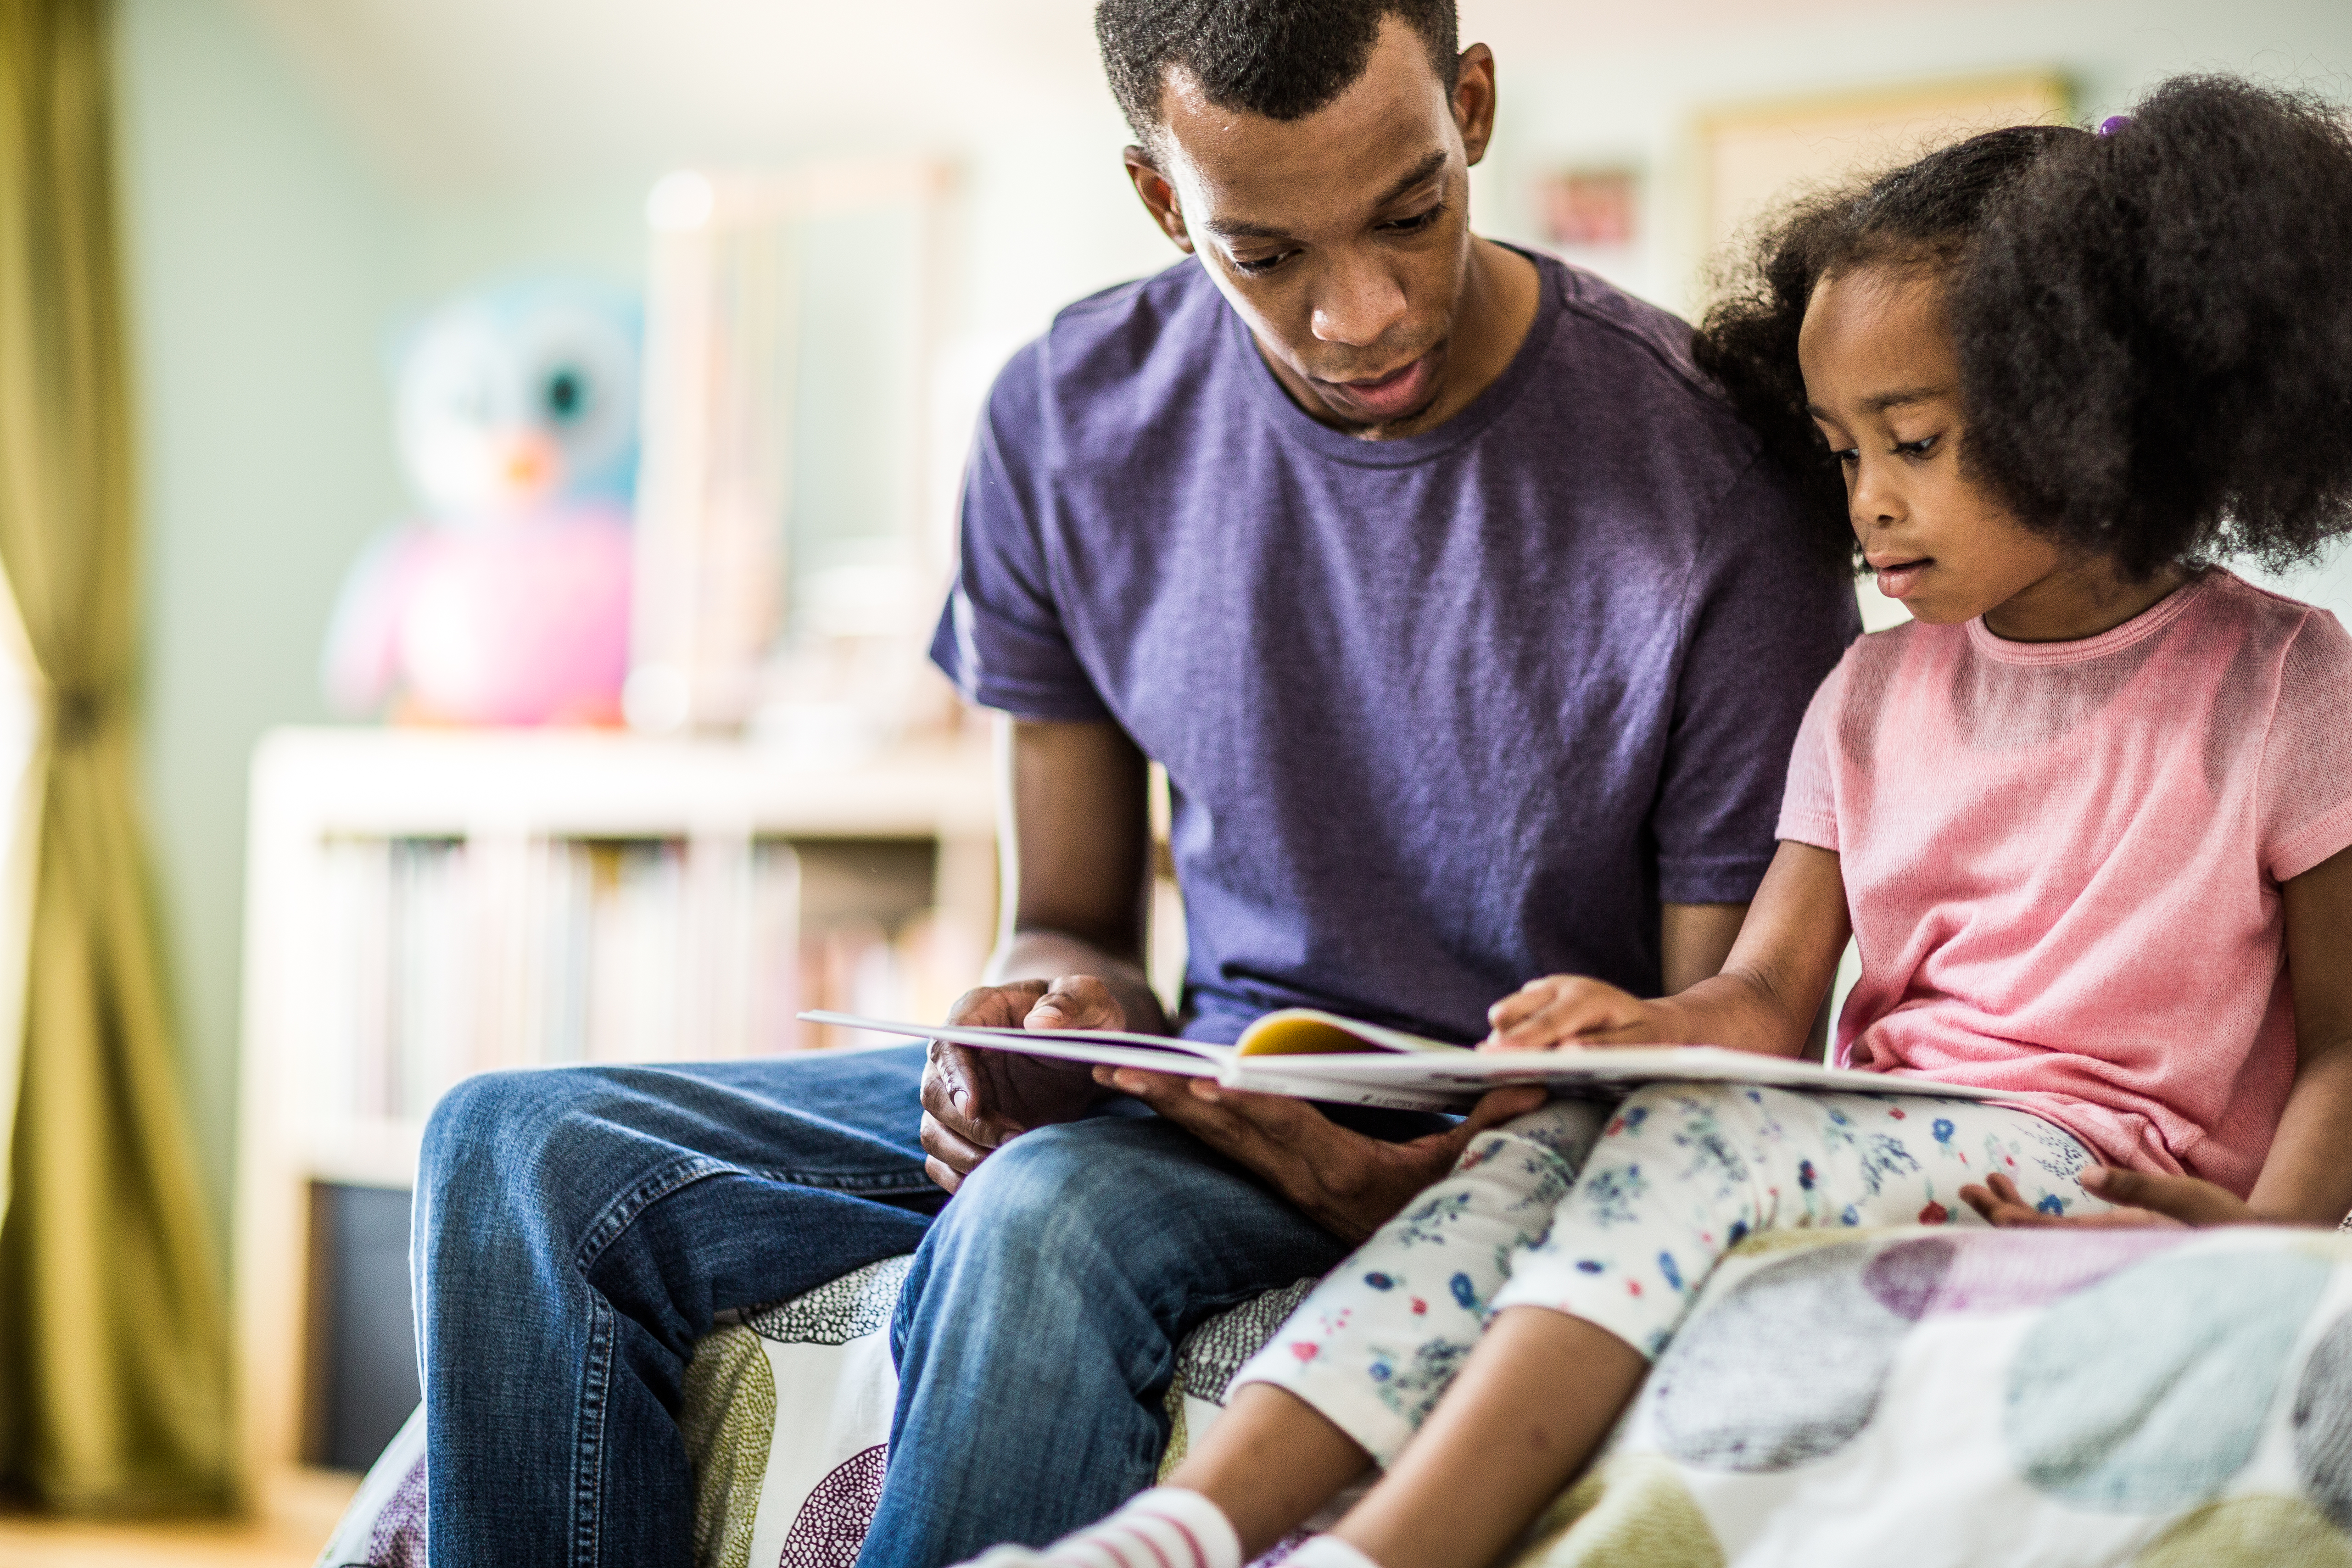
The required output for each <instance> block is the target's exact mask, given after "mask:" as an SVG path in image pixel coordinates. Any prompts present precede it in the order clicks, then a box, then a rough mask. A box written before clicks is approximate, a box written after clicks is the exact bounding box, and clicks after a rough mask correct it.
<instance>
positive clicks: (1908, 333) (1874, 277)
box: [1797, 267, 2177, 642]
mask: <svg viewBox="0 0 2352 1568" xmlns="http://www.w3.org/2000/svg"><path fill="white" fill-rule="evenodd" d="M1797 360H1798V363H1799V366H1800V367H1801V369H1802V371H1804V377H1805V396H1806V401H1807V403H1808V405H1809V408H1810V412H1811V413H1812V416H1813V421H1814V423H1816V424H1817V425H1819V426H1820V428H1821V432H1822V435H1823V436H1824V437H1825V438H1826V439H1827V440H1828V442H1829V444H1830V450H1831V451H1832V452H1833V453H1835V454H1836V455H1837V457H1838V460H1839V463H1840V464H1841V465H1843V468H1844V470H1845V493H1846V510H1847V517H1848V519H1849V520H1850V521H1851V522H1852V523H1853V532H1854V537H1855V538H1858V539H1860V540H1861V541H1862V548H1863V559H1864V561H1865V562H1866V563H1867V564H1868V565H1869V567H1870V570H1872V571H1874V572H1875V573H1877V574H1878V589H1879V591H1880V592H1882V593H1884V594H1885V595H1886V596H1887V597H1888V598H1889V599H1898V600H1901V601H1903V604H1904V606H1905V607H1906V609H1908V610H1909V611H1910V612H1911V613H1912V614H1913V615H1914V616H1915V617H1916V618H1917V619H1919V620H1921V621H1926V622H1933V623H1935V624H1937V625H1947V624H1950V623H1952V622H1961V621H1969V620H1973V619H1974V618H1976V617H1977V616H1979V615H1982V616H1984V617H1985V624H1986V625H1987V626H1988V627H1989V628H1990V630H1991V631H1992V632H1994V633H1995V634H1996V635H1999V636H2002V637H2008V638H2012V639H2014V640H2016V641H2019V642H2055V641H2061V640H2064V639H2068V638H2074V637H2087V636H2092V635H2095V633H2097V632H2103V631H2105V630H2106V629H2107V627H2109V626H2114V625H2119V624H2121V623H2122V622H2124V621H2126V620H2128V619H2130V618H2131V617H2132V616H2133V615H2136V614H2137V613H2138V612H2140V611H2141V610H2143V609H2145V608H2147V605H2148V604H2151V603H2154V602H2155V601H2156V600H2158V599H2160V598H2162V597H2163V596H2164V594H2165V592H2167V591H2169V590H2170V588H2171V587H2172V586H2173V582H2174V581H2177V578H2176V579H2173V580H2168V581H2166V582H2164V583H2163V584H2162V586H2160V587H2158V586H2156V585H2154V584H2126V583H2124V582H2123V581H2121V580H2119V579H2118V577H2117V576H2116V572H2115V570H2114V567H2113V564H2112V563H2111V562H2109V561H2108V560H2106V559H2105V558H2104V557H2095V558H2091V559H2084V558H2082V557H2080V556H2078V555H2074V554H2072V553H2070V552H2067V551H2065V550H2062V549H2060V548H2059V547H2058V546H2057V545H2055V544H2054V543H2053V542H2052V541H2050V540H2049V539H2046V538H2042V536H2041V535H2039V534H2035V533H2033V532H2032V531H2030V530H2028V529H2027V528H2025V527H2024V526H2023V525H2022V524H2021V523H2019V522H2018V521H2017V519H2016V518H2014V517H2011V516H2010V514H2009V513H2008V512H2007V511H2006V510H2005V509H2003V508H2002V507H2001V506H2000V503H1999V502H1997V501H1996V500H1994V499H1993V498H1992V497H1990V496H1989V495H1987V494H1986V493H1985V492H1984V491H1983V490H1981V489H1979V487H1978V486H1976V485H1975V484H1973V483H1971V482H1970V481H1969V479H1968V478H1967V477H1966V476H1963V475H1962V474H1961V472H1960V441H1961V437H1962V434H1963V428H1962V422H1961V418H1960V366H1959V358H1958V354H1957V353H1956V352H1955V351H1954V350H1953V347H1952V338H1951V333H1950V331H1949V330H1948V329H1947V327H1946V325H1945V320H1944V303H1943V290H1942V288H1941V287H1939V286H1938V285H1937V281H1936V279H1935V277H1933V276H1932V274H1930V273H1929V272H1927V269H1925V268H1921V267H1859V268H1855V269H1853V270H1851V271H1846V272H1839V273H1833V274H1832V275H1831V276H1829V277H1825V278H1823V279H1822V282H1821V283H1820V285H1819V286H1817V287H1815V288H1814V290H1813V298H1812V302H1811V305H1809V306H1808V307H1807V308H1806V310H1805V320H1804V325H1803V327H1802V329H1801V330H1800V332H1799V334H1798V338H1797ZM2147 589H2153V591H2150V592H2146V593H2143V590H2147Z"/></svg>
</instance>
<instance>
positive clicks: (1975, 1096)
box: [800, 1008, 2003, 1111]
mask: <svg viewBox="0 0 2352 1568" xmlns="http://www.w3.org/2000/svg"><path fill="white" fill-rule="evenodd" d="M800 1016H801V1017H802V1018H804V1019H808V1020H809V1021H810V1022H812V1023H824V1024H834V1025H837V1026H839V1027H840V1028H843V1029H856V1030H870V1031H872V1032H874V1033H876V1034H886V1035H898V1036H902V1037H905V1038H908V1039H914V1040H950V1041H953V1042H954V1043H955V1044H957V1045H971V1046H979V1047H981V1048H982V1049H984V1050H989V1051H1018V1052H1020V1053H1022V1054H1023V1055H1024V1056H1049V1057H1056V1058H1060V1059H1062V1060H1065V1061H1091V1062H1097V1063H1100V1064H1103V1065H1106V1066H1111V1067H1139V1068H1142V1069H1144V1070H1145V1071H1151V1072H1173V1073H1181V1074H1183V1075H1185V1076H1186V1077H1191V1078H1213V1079H1215V1080H1216V1081H1217V1082H1219V1083H1222V1084H1223V1085H1225V1086H1226V1087H1227V1088H1229V1089H1242V1090H1248V1091H1252V1092H1257V1093H1262V1094H1292V1095H1296V1096H1297V1097H1298V1098H1300V1099H1302V1100H1321V1101H1324V1102H1326V1103H1333V1104H1343V1105H1385V1106H1389V1107H1391V1108H1394V1109H1397V1110H1404V1111H1459V1110H1462V1109H1464V1108H1465V1107H1467V1106H1468V1105H1470V1104H1472V1103H1475V1101H1476V1100H1477V1098H1478V1096H1479V1095H1481V1094H1483V1093H1485V1092H1486V1091H1487V1090H1489V1089H1499V1088H1501V1087H1503V1086H1504V1085H1505V1084H1508V1083H1540V1084H1542V1085H1544V1086H1545V1087H1546V1088H1548V1089H1549V1090H1551V1091H1552V1092H1554V1093H1559V1094H1588V1095H1593V1096H1598V1097H1605V1098H1611V1099H1613V1098H1615V1097H1616V1096H1618V1095H1620V1094H1622V1093H1623V1092H1625V1091H1626V1090H1628V1089H1631V1088H1633V1087H1634V1086H1635V1085H1637V1084H1643V1083H1761V1084H1769V1085H1771V1086H1772V1087H1775V1088H1780V1089H1833V1090H1840V1091H1843V1092H1846V1093H1850V1094H1919V1093H1930V1094H1943V1095H1948V1096H1950V1097H1951V1098H1953V1099H1962V1100H1997V1099H2000V1098H2002V1097H2003V1096H2002V1095H2000V1093H1999V1092H1996V1091H1993V1090H1989V1089H1971V1088H1963V1087H1961V1086H1959V1085H1957V1084H1946V1083H1935V1082H1927V1081H1924V1080H1921V1079H1917V1078H1892V1077H1889V1076H1887V1075H1886V1074H1885V1073H1880V1072H1860V1071H1853V1069H1850V1068H1839V1067H1822V1066H1821V1065H1819V1064H1818V1063H1815V1062H1811V1061H1795V1060H1793V1059H1791V1058H1789V1057H1784V1056H1759V1055H1758V1054H1757V1053H1755V1052H1754V1051H1727V1050H1724V1049H1723V1048H1722V1047H1720V1046H1713V1045H1643V1046H1593V1047H1589V1048H1585V1049H1581V1050H1568V1051H1470V1050H1467V1049H1465V1048H1464V1047H1462V1046H1458V1045H1447V1044H1445V1043H1444V1041H1442V1040H1423V1039H1422V1038H1421V1037H1420V1036H1419V1035H1412V1034H1407V1033H1405V1032H1404V1031H1403V1030H1394V1029H1385V1028H1383V1027H1381V1025H1379V1024H1371V1023H1360V1022H1358V1021H1357V1020H1356V1019H1346V1018H1341V1017H1339V1015H1338V1014H1336V1013H1327V1012H1319V1011H1317V1010H1316V1009H1312V1008H1285V1009H1281V1010H1280V1011H1278V1012H1270V1013H1267V1014H1266V1015H1265V1016H1264V1017H1263V1018H1260V1019H1258V1020H1257V1021H1256V1022H1255V1023H1253V1024H1251V1025H1250V1026H1249V1028H1247V1029H1245V1030H1243V1031H1242V1037H1241V1039H1239V1040H1235V1041H1234V1043H1233V1044H1231V1045H1215V1044H1210V1043H1206V1042H1204V1041H1201V1040H1178V1039H1175V1038H1173V1037H1171V1036H1169V1035H1159V1034H1124V1033H1120V1032H1118V1031H1117V1030H1024V1029H981V1028H973V1027H971V1026H967V1025H949V1024H926V1023H906V1022H902V1021H894V1020H892V1019H876V1018H864V1017H860V1016H859V1015H857V1014H855V1013H836V1012H804V1013H803V1014H801V1015H800Z"/></svg>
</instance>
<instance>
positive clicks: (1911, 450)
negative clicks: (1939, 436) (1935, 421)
mask: <svg viewBox="0 0 2352 1568" xmlns="http://www.w3.org/2000/svg"><path fill="white" fill-rule="evenodd" d="M1935 444H1936V438H1935V437H1934V436H1932V435H1923V436H1921V437H1920V438H1919V439H1918V440H1916V441H1898V442H1896V443H1895V455H1896V456H1898V457H1925V456H1927V454H1928V453H1929V452H1930V451H1932V450H1933V449H1934V447H1935Z"/></svg>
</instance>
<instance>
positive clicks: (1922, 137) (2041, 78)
mask: <svg viewBox="0 0 2352 1568" xmlns="http://www.w3.org/2000/svg"><path fill="white" fill-rule="evenodd" d="M2073 117H2074V92H2073V89H2072V87H2071V85H2070V84H2069V83H2068V82H2067V80H2066V78H2064V77H2063V76H2061V75H2059V74H2058V73H2056V72H2054V71H2041V70H2031V71H2013V72H2008V73H2004V74H2000V75H1992V76H1979V77H1961V78H1946V79H1942V80H1937V81H1925V82H1920V83H1916V84H1914V85H1906V86H1895V87H1887V88H1883V89H1868V90H1864V91H1857V92H1851V93H1833V94H1826V95H1821V96H1815V97H1809V98H1801V99H1781V100H1777V101H1772V102H1762V103H1749V104H1735V105H1727V106H1726V107H1724V108H1721V109H1717V110H1710V111H1708V112H1706V113H1705V114H1703V115H1701V116H1700V117H1699V120H1698V125H1697V135H1696V152H1697V165H1698V166H1697V175H1698V177H1697V179H1696V180H1695V181H1693V182H1692V188H1693V190H1694V193H1695V194H1696V212H1695V213H1694V214H1693V222H1692V227H1693V229H1694V230H1695V232H1696V234H1697V235H1698V236H1699V238H1700V245H1701V248H1702V250H1703V252H1704V253H1705V254H1706V256H1709V257H1714V256H1718V255H1720V254H1721V253H1722V251H1723V250H1724V248H1725V246H1727V245H1729V244H1731V243H1732V242H1734V241H1735V240H1737V239H1738V238H1739V237H1740V235H1742V233H1743V232H1744V231H1746V230H1748V229H1749V228H1752V227H1753V226H1754V225H1755V224H1756V222H1757V220H1758V219H1759V218H1760V217H1762V216H1763V215H1764V214H1766V213H1768V212H1769V211H1771V210H1772V209H1773V208H1775V207H1777V206H1779V205H1780V204H1781V203H1783V202H1785V201H1787V200H1788V199H1789V198H1790V197H1791V196H1793V195H1795V194H1797V193H1799V192H1801V191H1802V190H1804V189H1806V188H1808V187H1816V186H1821V185H1827V184H1833V183H1837V182H1840V181H1843V180H1846V179H1851V178H1853V177H1854V176H1855V175H1858V174H1863V173H1866V172H1871V171H1874V170H1878V169H1885V168H1890V167H1893V166H1895V165H1896V164H1899V163H1902V162H1906V161H1908V160H1910V159H1912V158H1916V157H1918V156H1919V155H1921V154H1922V153H1924V152H1928V151H1929V150H1931V149H1933V148H1936V147H1939V146H1942V145H1944V144H1946V143H1948V142H1950V141H1958V139H1960V138H1962V137H1964V136H1970V135H1973V134H1975V133H1977V132H1978V131H1990V130H1995V129H1998V128H1999V127H2001V126H2004V125H2028V124H2053V125H2055V124H2065V123H2069V122H2070V121H2071V120H2073Z"/></svg>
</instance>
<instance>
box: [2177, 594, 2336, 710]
mask: <svg viewBox="0 0 2352 1568" xmlns="http://www.w3.org/2000/svg"><path fill="white" fill-rule="evenodd" d="M2195 586H2196V587H2197V588H2198V589H2199V590H2200V593H2199V601H2198V603H2197V604H2196V605H2195V606H2194V607H2193V611H2192V614H2191V615H2190V616H2184V617H2183V618H2182V619H2183V620H2184V621H2185V622H2190V623H2189V624H2187V625H2184V626H2182V627H2181V629H2180V630H2181V632H2183V633H2185V634H2189V635H2193V636H2195V637H2197V638H2198V639H2199V640H2200V641H2201V642H2203V643H2206V644H2208V645H2210V646H2213V647H2216V648H2221V647H2228V648H2231V649H2234V650H2236V651H2237V656H2238V657H2240V658H2244V657H2245V656H2246V655H2247V654H2248V653H2252V654H2253V655H2254V656H2256V657H2257V658H2263V659H2268V660H2275V661H2276V667H2277V669H2278V672H2279V677H2280V685H2281V688H2282V689H2281V692H2280V696H2281V700H2283V701H2284V700H2292V699H2293V698H2294V695H2296V694H2297V689H2298V688H2305V687H2308V686H2309V685H2312V684H2313V683H2315V682H2316V683H2319V684H2321V685H2324V686H2326V688H2328V689H2327V690H2326V692H2325V693H2324V694H2319V695H2326V697H2327V698H2329V699H2331V700H2332V701H2334V702H2336V703H2339V704H2340V703H2342V702H2344V701H2347V700H2352V635H2347V633H2346V632H2345V630H2344V623H2343V622H2340V621H2338V620H2337V619H2336V616H2335V614H2334V612H2331V611H2327V610H2324V609H2322V608H2321V607H2320V606H2318V605H2316V604H2308V603H2305V601H2302V600H2300V599H2295V598H2293V597H2291V596H2289V595H2287V594H2284V593H2281V592H2279V591H2276V590H2274V589H2269V588H2264V587H2263V586H2262V585H2261V584H2260V583H2255V582H2249V581H2247V580H2245V579H2244V578H2242V577H2240V576H2239V575H2238V574H2237V573H2236V572H2234V571H2231V570H2226V569H2224V568H2221V567H2209V568H2207V569H2206V570H2205V572H2204V574H2203V576H2202V578H2201V579H2200V580H2199V582H2198V583H2197V584H2196V585H2195ZM2183 591H2184V592H2185V591H2186V590H2183ZM2304 695H2314V694H2309V693H2307V692H2306V693H2305V694H2304Z"/></svg>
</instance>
